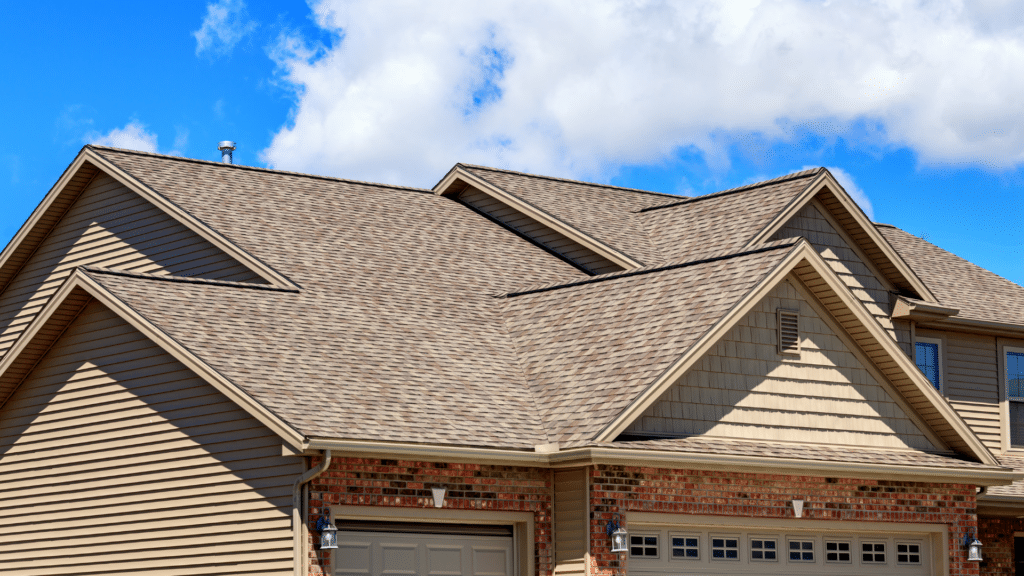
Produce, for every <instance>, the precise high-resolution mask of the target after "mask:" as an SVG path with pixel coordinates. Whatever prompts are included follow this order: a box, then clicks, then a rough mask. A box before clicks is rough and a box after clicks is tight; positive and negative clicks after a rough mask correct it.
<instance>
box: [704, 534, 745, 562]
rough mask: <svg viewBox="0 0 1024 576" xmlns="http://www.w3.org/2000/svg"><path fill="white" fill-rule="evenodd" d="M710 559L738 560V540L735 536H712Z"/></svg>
mask: <svg viewBox="0 0 1024 576" xmlns="http://www.w3.org/2000/svg"><path fill="white" fill-rule="evenodd" d="M711 559H712V560H739V559H740V539H739V538H738V537H736V536H712V537H711Z"/></svg>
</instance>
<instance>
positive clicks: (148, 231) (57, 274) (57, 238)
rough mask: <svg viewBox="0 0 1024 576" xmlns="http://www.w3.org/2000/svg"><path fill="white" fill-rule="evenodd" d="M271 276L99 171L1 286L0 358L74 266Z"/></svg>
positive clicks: (245, 278) (250, 278)
mask: <svg viewBox="0 0 1024 576" xmlns="http://www.w3.org/2000/svg"><path fill="white" fill-rule="evenodd" d="M83 265H93V266H102V267H105V268H116V269H119V270H128V271H133V272H147V273H152V274H161V275H176V276H196V277H201V278H211V279H217V280H232V281H238V282H253V283H260V284H264V283H266V282H265V280H263V279H262V278H260V277H259V276H257V275H256V274H255V273H254V272H252V271H251V270H249V269H248V268H246V267H245V266H243V265H242V264H240V263H239V262H237V261H236V260H234V259H233V258H231V256H229V255H228V254H226V253H224V252H223V251H221V250H220V249H218V248H217V247H215V246H213V245H212V244H210V243H209V242H207V241H206V240H204V239H203V238H202V237H200V236H199V235H197V234H195V233H193V232H192V231H191V230H189V229H188V228H186V227H185V226H184V225H182V224H180V223H179V222H178V221H176V220H174V219H173V218H171V217H170V216H168V215H167V214H166V213H165V212H163V211H161V210H160V209H159V208H157V207H156V206H153V205H152V204H150V203H149V202H147V201H146V200H144V199H143V198H142V197H141V196H139V195H138V194H135V193H134V192H132V191H131V190H129V189H128V188H126V187H124V186H123V185H122V184H121V183H120V182H118V181H117V180H115V179H113V178H111V177H109V176H107V175H105V174H102V173H101V174H100V175H99V176H97V177H96V178H95V179H94V180H93V181H92V182H91V183H90V184H89V186H88V187H87V188H86V189H85V190H84V191H83V192H82V194H81V195H80V196H79V197H78V199H77V200H76V201H75V203H74V204H73V205H72V206H71V208H70V209H69V210H68V212H67V213H66V214H65V215H64V217H63V218H62V219H61V220H60V222H59V223H58V224H57V225H56V226H55V227H54V229H53V230H52V231H51V232H50V234H49V236H47V238H46V239H45V240H44V241H43V242H42V243H41V244H40V246H39V248H38V249H37V250H36V252H35V253H34V254H33V255H32V256H31V257H30V258H29V259H28V260H27V261H26V262H25V264H24V266H22V268H21V270H20V271H19V272H18V274H17V275H15V276H14V278H12V280H11V282H10V283H9V284H8V285H7V286H6V287H4V288H3V292H2V293H0V358H2V357H3V356H4V354H6V352H7V350H9V349H10V347H11V346H13V344H14V341H15V340H16V339H17V338H18V336H19V335H20V334H21V333H22V331H24V329H25V327H26V326H27V325H28V324H29V323H31V321H32V320H33V319H34V318H35V316H36V314H37V313H38V312H39V310H40V309H42V307H43V305H44V304H45V303H46V301H47V299H48V298H49V297H50V296H52V295H53V293H54V292H56V291H57V288H59V287H60V285H61V283H62V282H63V281H64V280H65V279H66V278H67V277H68V275H69V274H71V272H72V271H73V270H74V269H75V268H76V267H77V266H83Z"/></svg>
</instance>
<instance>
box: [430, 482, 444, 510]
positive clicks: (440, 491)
mask: <svg viewBox="0 0 1024 576" xmlns="http://www.w3.org/2000/svg"><path fill="white" fill-rule="evenodd" d="M430 491H431V492H433V493H434V508H441V507H442V506H444V495H445V493H446V492H448V489H447V488H445V487H444V486H435V487H434V488H431V489H430Z"/></svg>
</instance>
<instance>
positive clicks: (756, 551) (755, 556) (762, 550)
mask: <svg viewBox="0 0 1024 576" xmlns="http://www.w3.org/2000/svg"><path fill="white" fill-rule="evenodd" d="M750 559H751V560H756V561H758V562H775V561H776V560H778V559H779V541H778V540H776V539H775V538H760V537H754V538H751V539H750Z"/></svg>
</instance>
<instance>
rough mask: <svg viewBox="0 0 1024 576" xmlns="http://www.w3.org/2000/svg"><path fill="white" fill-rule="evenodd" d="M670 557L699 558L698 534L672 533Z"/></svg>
mask: <svg viewBox="0 0 1024 576" xmlns="http://www.w3.org/2000/svg"><path fill="white" fill-rule="evenodd" d="M672 557H673V558H677V559H682V560H700V536H697V535H691V534H681V535H678V536H677V535H673V536H672Z"/></svg>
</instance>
